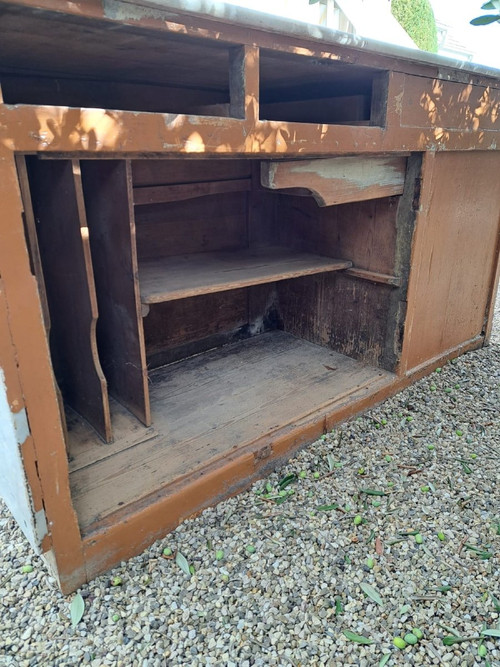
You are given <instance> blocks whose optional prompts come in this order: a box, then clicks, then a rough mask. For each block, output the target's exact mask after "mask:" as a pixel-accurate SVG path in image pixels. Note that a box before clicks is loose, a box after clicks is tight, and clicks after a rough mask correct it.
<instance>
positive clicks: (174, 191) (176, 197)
mask: <svg viewBox="0 0 500 667" xmlns="http://www.w3.org/2000/svg"><path fill="white" fill-rule="evenodd" d="M251 187H252V181H251V179H250V178H237V179H233V180H227V181H206V182H202V183H182V184H176V185H154V186H150V187H135V188H134V195H133V197H134V204H135V205H136V206H141V205H143V204H164V203H167V202H173V201H182V200H183V199H195V198H196V197H206V196H207V195H218V194H223V193H226V192H248V191H249V190H251Z"/></svg>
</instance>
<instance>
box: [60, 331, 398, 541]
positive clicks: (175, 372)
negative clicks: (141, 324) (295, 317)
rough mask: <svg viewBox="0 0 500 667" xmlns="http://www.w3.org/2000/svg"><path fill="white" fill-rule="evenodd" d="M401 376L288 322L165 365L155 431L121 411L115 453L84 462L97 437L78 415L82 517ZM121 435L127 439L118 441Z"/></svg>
mask: <svg viewBox="0 0 500 667" xmlns="http://www.w3.org/2000/svg"><path fill="white" fill-rule="evenodd" d="M393 378H394V376H393V375H392V374H391V373H388V372H386V371H381V370H380V369H377V368H373V367H370V366H366V365H364V364H362V363H360V362H357V361H355V360H353V359H351V358H348V357H345V356H343V355H341V354H338V353H336V352H333V351H332V350H330V349H328V348H325V347H320V346H318V345H314V344H312V343H309V342H307V341H304V340H301V339H298V338H295V337H293V336H291V335H290V334H287V333H284V332H282V331H274V332H270V333H267V334H263V335H261V336H257V337H255V338H253V339H250V340H246V341H243V342H238V343H234V344H231V345H228V346H226V347H223V348H219V349H216V350H211V351H209V352H207V353H205V354H201V355H198V356H196V357H191V358H189V359H187V360H185V361H182V362H179V363H176V364H171V365H170V366H164V367H163V368H160V369H158V370H156V371H154V372H153V373H152V374H151V387H150V390H151V391H150V396H151V408H152V421H153V424H154V430H155V431H156V435H154V434H152V432H151V430H148V429H145V430H144V433H145V441H142V442H141V441H140V440H138V438H139V433H138V432H137V430H136V431H135V432H134V435H133V437H130V433H128V432H127V418H126V414H125V413H120V415H119V419H117V418H116V417H117V416H116V415H115V414H114V415H113V419H114V423H113V426H114V432H115V443H114V444H113V445H111V448H112V450H113V452H114V453H112V454H111V452H110V454H111V455H110V456H108V457H107V458H104V459H102V460H100V461H97V462H95V463H89V464H87V465H83V467H81V466H80V462H79V458H80V456H82V457H84V458H85V461H87V462H88V461H90V460H91V455H90V454H89V449H88V447H89V443H88V442H87V445H85V444H84V441H85V439H86V437H87V436H86V435H85V425H84V422H80V423H79V424H76V425H75V424H72V430H71V437H72V438H73V440H74V443H73V445H72V448H71V449H72V454H73V457H74V459H73V462H72V469H73V472H72V473H71V474H70V485H71V490H72V496H73V503H74V507H75V509H76V512H77V515H78V519H79V522H80V526H81V528H82V530H83V531H84V532H86V531H88V530H91V525H92V524H93V523H94V522H96V521H99V520H101V519H102V518H104V517H105V516H107V515H109V514H110V513H112V512H113V511H116V510H118V509H123V507H124V505H127V504H129V503H133V502H134V501H137V500H139V499H141V498H144V497H145V496H147V495H149V494H151V493H154V492H156V491H158V490H159V489H161V488H162V487H165V486H167V485H168V484H169V483H171V482H173V481H174V480H178V479H179V478H181V477H183V476H185V475H188V474H190V473H193V472H194V471H196V470H199V469H201V468H203V467H205V466H206V464H207V462H209V461H214V460H216V459H217V458H221V459H222V457H224V456H225V455H227V454H228V453H230V452H231V453H234V452H235V451H236V443H238V448H240V447H245V446H246V445H249V444H251V443H252V442H254V441H256V440H258V439H259V438H262V437H265V436H271V435H273V434H277V433H278V432H279V431H280V430H282V429H283V428H284V427H286V426H288V425H289V424H292V423H297V422H299V420H300V419H303V418H305V417H307V416H308V415H311V414H312V413H314V412H316V411H318V410H321V409H322V408H326V407H327V406H330V405H332V406H334V405H335V403H336V402H339V401H345V400H350V399H349V397H350V396H352V400H353V401H354V400H356V398H359V392H366V391H367V390H369V391H372V390H373V391H375V390H376V389H377V388H380V387H382V386H384V385H385V384H386V383H388V382H390V381H392V379H393ZM129 420H130V423H131V422H132V420H133V417H132V416H130V417H129ZM118 422H119V423H118ZM120 439H121V441H122V446H123V449H122V450H121V451H118V450H119V449H120ZM77 443H79V444H77ZM102 449H103V448H101V450H102ZM105 449H109V448H105ZM79 452H81V453H79ZM82 460H83V459H82Z"/></svg>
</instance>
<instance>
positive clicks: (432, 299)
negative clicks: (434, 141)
mask: <svg viewBox="0 0 500 667" xmlns="http://www.w3.org/2000/svg"><path fill="white" fill-rule="evenodd" d="M499 169H500V161H499V156H498V154H496V153H492V152H476V153H453V154H448V153H447V154H441V153H438V154H435V155H427V156H426V158H425V162H424V172H423V183H422V203H421V207H420V211H419V213H418V218H417V227H416V230H417V231H416V238H415V247H414V251H413V256H412V262H413V265H414V267H415V268H414V271H413V272H412V275H411V278H410V286H409V291H408V316H407V322H406V331H407V334H406V336H405V345H404V363H405V364H406V366H404V367H405V368H408V369H411V368H413V367H416V366H419V365H421V364H423V363H425V361H426V360H427V359H430V358H433V357H439V356H440V355H441V354H443V353H444V351H446V350H448V349H451V348H453V347H456V346H458V345H459V344H461V343H463V342H466V341H469V340H473V339H475V338H476V337H477V336H479V335H480V334H481V333H482V332H483V329H484V326H485V316H486V308H487V303H488V297H489V286H490V285H491V283H492V280H493V279H494V274H495V269H496V265H497V262H498V255H497V250H498V245H497V239H498V233H499V218H498V212H499V210H500V188H499V187H498V173H499Z"/></svg>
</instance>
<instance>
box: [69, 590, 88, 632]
mask: <svg viewBox="0 0 500 667" xmlns="http://www.w3.org/2000/svg"><path fill="white" fill-rule="evenodd" d="M69 611H70V616H71V626H72V627H73V628H75V627H76V626H77V625H78V623H80V621H81V620H82V616H83V612H84V611H85V602H84V600H83V598H82V596H81V595H80V593H77V594H76V595H75V597H74V598H73V600H72V601H71V606H70V608H69Z"/></svg>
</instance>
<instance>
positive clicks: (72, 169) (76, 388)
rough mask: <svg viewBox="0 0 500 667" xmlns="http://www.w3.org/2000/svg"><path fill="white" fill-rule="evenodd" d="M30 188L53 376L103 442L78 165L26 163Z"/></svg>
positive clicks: (102, 396) (101, 388) (105, 432)
mask: <svg viewBox="0 0 500 667" xmlns="http://www.w3.org/2000/svg"><path fill="white" fill-rule="evenodd" d="M30 184H31V192H32V198H33V207H34V211H35V216H36V219H37V233H38V243H39V248H40V257H41V260H42V265H43V273H44V278H45V286H46V290H47V300H48V304H49V311H50V321H51V330H50V344H51V352H52V359H53V365H54V371H55V375H56V378H57V380H58V382H59V385H60V387H61V391H62V393H63V396H64V399H65V400H66V401H67V402H68V403H69V404H70V405H71V406H72V407H73V408H74V409H75V410H76V411H77V412H79V413H80V414H81V415H82V416H83V417H85V419H87V420H88V421H89V423H90V424H91V425H92V426H93V427H94V428H95V430H96V431H97V432H98V433H99V435H100V436H101V437H102V438H103V439H104V440H105V441H106V442H109V441H110V440H111V439H112V431H111V420H110V413H109V404H108V391H107V384H106V379H105V377H104V374H103V372H102V368H101V365H100V361H99V357H98V352H97V340H96V322H97V317H98V310H97V298H96V294H95V285H94V274H93V269H92V262H91V256H90V246H89V235H88V227H87V223H86V219H85V210H84V206H83V192H82V187H81V179H80V172H79V166H78V163H77V162H76V161H71V160H58V161H39V160H32V161H31V162H30Z"/></svg>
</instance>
